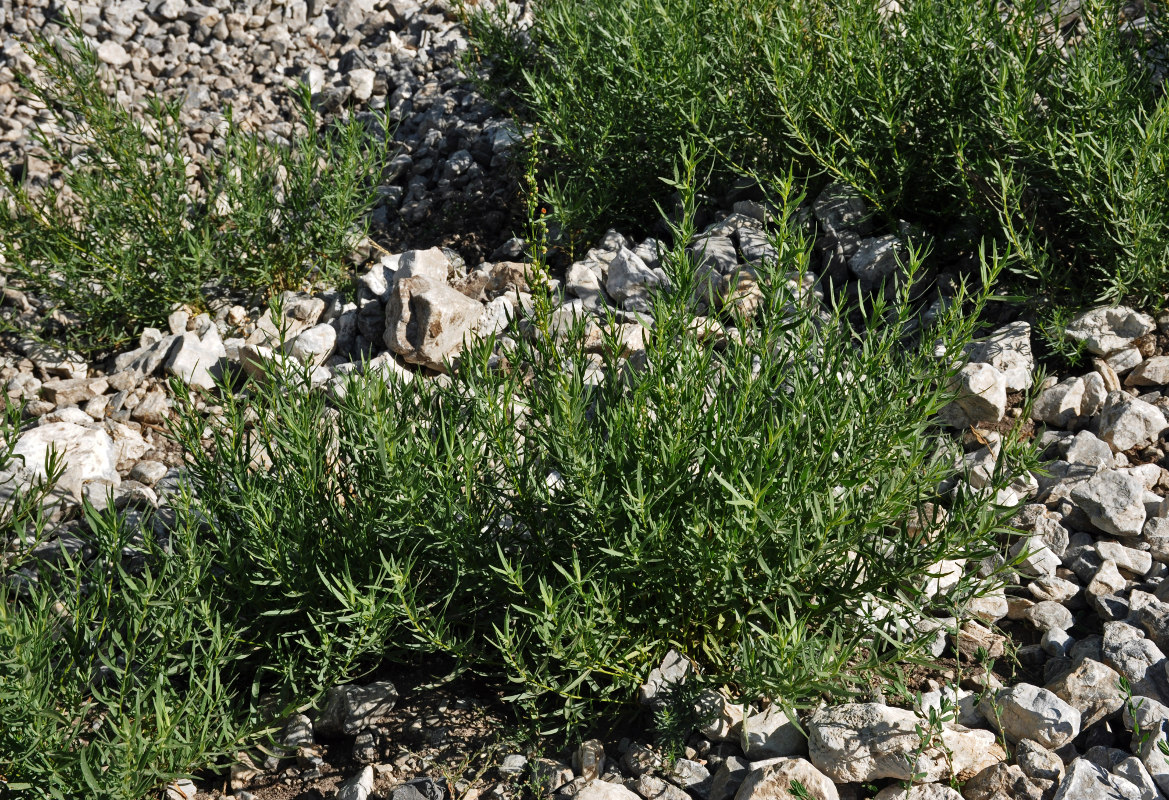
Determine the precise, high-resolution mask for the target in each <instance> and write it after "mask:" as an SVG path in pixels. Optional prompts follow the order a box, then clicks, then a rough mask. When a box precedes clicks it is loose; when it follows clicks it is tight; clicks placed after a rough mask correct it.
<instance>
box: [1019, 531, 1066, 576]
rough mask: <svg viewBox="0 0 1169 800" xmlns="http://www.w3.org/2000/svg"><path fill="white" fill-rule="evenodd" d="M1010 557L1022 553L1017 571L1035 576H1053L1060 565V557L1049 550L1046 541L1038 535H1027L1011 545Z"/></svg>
mask: <svg viewBox="0 0 1169 800" xmlns="http://www.w3.org/2000/svg"><path fill="white" fill-rule="evenodd" d="M1009 552H1010V554H1011V558H1016V557H1018V556H1019V555H1020V554H1024V553H1025V555H1023V558H1022V559H1021V560H1020V561H1019V567H1018V569H1019V572H1021V573H1023V574H1024V575H1031V576H1033V577H1036V578H1051V577H1055V571H1056V570H1057V569H1059V567H1060V564H1061V562H1060V558H1059V556H1057V555H1056V554H1055V553H1053V552H1052V551H1051V548H1050V547H1048V546H1047V542H1046V541H1044V539H1043V538H1042V537H1039V536H1028V537H1026V538H1024V539H1020V540H1019V541H1017V542H1015V544H1013V545H1011V549H1010V551H1009Z"/></svg>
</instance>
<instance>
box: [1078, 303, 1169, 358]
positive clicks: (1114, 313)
mask: <svg viewBox="0 0 1169 800" xmlns="http://www.w3.org/2000/svg"><path fill="white" fill-rule="evenodd" d="M1156 327H1157V326H1156V323H1155V322H1154V321H1153V318H1152V317H1150V316H1148V315H1147V314H1141V313H1139V312H1137V311H1133V310H1132V309H1131V308H1125V307H1124V306H1117V307H1115V308H1094V309H1091V310H1090V311H1086V312H1084V313H1083V314H1081V315H1079V316H1078V317H1076V318H1075V319H1073V320H1072V321H1071V322H1070V323H1069V324H1068V326H1067V328H1066V329H1065V330H1064V334H1065V335H1066V336H1067V337H1068V338H1070V339H1074V340H1075V341H1078V342H1082V343H1083V344H1084V347H1085V348H1086V349H1087V350H1088V352H1090V353H1093V354H1095V355H1098V356H1107V355H1110V354H1112V353H1115V352H1116V351H1118V350H1123V349H1124V348H1126V347H1128V346H1129V345H1131V344H1132V342H1133V340H1134V339H1137V338H1139V337H1141V336H1144V335H1145V334H1146V333H1150V332H1152V331H1153V330H1154V329H1155V328H1156Z"/></svg>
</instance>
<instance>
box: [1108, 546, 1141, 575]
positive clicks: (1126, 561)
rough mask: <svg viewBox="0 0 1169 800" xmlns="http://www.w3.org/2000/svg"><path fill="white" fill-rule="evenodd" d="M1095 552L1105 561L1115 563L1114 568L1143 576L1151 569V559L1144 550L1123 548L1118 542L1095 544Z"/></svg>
mask: <svg viewBox="0 0 1169 800" xmlns="http://www.w3.org/2000/svg"><path fill="white" fill-rule="evenodd" d="M1096 552H1097V553H1099V554H1100V558H1102V559H1104V560H1106V561H1115V562H1116V566H1118V567H1120V568H1121V569H1126V570H1128V571H1129V572H1134V573H1136V574H1137V575H1144V574H1146V573H1147V572H1148V571H1149V570H1150V569H1152V568H1153V557H1152V556H1151V555H1149V554H1148V553H1147V552H1146V551H1144V550H1137V549H1135V548H1132V547H1125V546H1124V545H1122V544H1120V543H1118V542H1097V543H1096Z"/></svg>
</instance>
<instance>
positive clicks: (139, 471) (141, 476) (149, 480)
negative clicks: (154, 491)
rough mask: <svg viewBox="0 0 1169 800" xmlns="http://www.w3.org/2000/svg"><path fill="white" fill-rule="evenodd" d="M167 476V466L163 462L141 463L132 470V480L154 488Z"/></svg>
mask: <svg viewBox="0 0 1169 800" xmlns="http://www.w3.org/2000/svg"><path fill="white" fill-rule="evenodd" d="M164 475H166V464H163V463H162V462H161V461H149V460H147V461H139V462H138V463H137V464H135V465H134V467H133V469H131V470H130V476H129V477H130V479H131V480H135V481H138V482H139V483H143V484H145V485H147V486H153V485H154V484H156V483H158V482H159V481H160V480H162V477H163V476H164Z"/></svg>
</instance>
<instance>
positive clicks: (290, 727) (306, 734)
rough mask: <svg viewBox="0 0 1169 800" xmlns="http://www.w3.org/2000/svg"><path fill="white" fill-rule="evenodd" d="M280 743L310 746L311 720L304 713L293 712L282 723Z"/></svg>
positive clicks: (286, 745)
mask: <svg viewBox="0 0 1169 800" xmlns="http://www.w3.org/2000/svg"><path fill="white" fill-rule="evenodd" d="M280 743H281V744H282V745H284V746H285V747H289V748H293V749H295V748H297V747H312V745H313V721H312V720H311V719H309V718H308V716H306V715H304V714H293V715H292V716H291V717H289V719H288V722H286V723H285V724H284V733H283V736H282V737H281V740H280Z"/></svg>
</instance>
